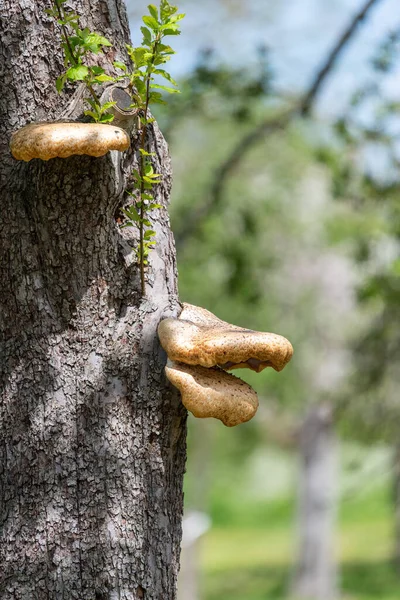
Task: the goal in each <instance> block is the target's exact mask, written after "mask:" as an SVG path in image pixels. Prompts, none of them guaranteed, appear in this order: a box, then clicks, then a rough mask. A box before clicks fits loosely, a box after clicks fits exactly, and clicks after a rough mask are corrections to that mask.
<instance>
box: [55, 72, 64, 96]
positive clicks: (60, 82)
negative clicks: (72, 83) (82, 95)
mask: <svg viewBox="0 0 400 600" xmlns="http://www.w3.org/2000/svg"><path fill="white" fill-rule="evenodd" d="M64 85H65V75H60V76H59V77H57V79H56V90H57V92H58V93H59V94H60V93H61V91H62V89H63V87H64Z"/></svg>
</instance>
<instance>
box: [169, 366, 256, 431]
mask: <svg viewBox="0 0 400 600" xmlns="http://www.w3.org/2000/svg"><path fill="white" fill-rule="evenodd" d="M165 372H166V375H167V377H168V379H169V381H170V382H171V383H172V384H173V385H174V386H175V387H177V388H178V390H179V391H180V392H181V394H182V402H183V404H184V405H185V406H186V408H187V409H188V410H190V412H191V413H192V414H193V415H194V416H195V417H197V418H199V419H204V418H206V417H214V418H216V419H219V420H220V421H222V422H223V424H224V425H226V426H227V427H233V426H234V425H239V424H240V423H245V422H246V421H249V420H250V419H251V418H252V417H254V415H255V414H256V411H257V408H258V398H257V394H256V392H255V391H254V390H253V388H252V387H251V386H250V385H248V384H247V383H245V382H244V381H242V380H241V379H239V377H235V376H234V375H231V374H230V373H226V372H225V371H223V370H222V369H218V368H217V367H213V368H211V369H206V368H205V367H199V366H196V367H194V366H191V365H184V364H183V363H174V362H171V361H169V362H168V364H167V366H166V367H165Z"/></svg>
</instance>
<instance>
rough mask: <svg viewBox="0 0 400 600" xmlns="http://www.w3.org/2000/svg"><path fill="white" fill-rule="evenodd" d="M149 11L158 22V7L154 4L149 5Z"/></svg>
mask: <svg viewBox="0 0 400 600" xmlns="http://www.w3.org/2000/svg"><path fill="white" fill-rule="evenodd" d="M147 8H148V9H149V13H150V14H151V16H152V17H154V19H155V20H156V21H158V9H157V7H156V6H154V4H149V5H148V7H147Z"/></svg>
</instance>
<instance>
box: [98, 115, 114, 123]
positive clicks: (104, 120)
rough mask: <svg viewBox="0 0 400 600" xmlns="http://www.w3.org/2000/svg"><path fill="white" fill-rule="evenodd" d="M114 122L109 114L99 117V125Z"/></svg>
mask: <svg viewBox="0 0 400 600" xmlns="http://www.w3.org/2000/svg"><path fill="white" fill-rule="evenodd" d="M112 121H114V115H112V114H111V113H104V114H102V115H101V117H100V123H111V122H112Z"/></svg>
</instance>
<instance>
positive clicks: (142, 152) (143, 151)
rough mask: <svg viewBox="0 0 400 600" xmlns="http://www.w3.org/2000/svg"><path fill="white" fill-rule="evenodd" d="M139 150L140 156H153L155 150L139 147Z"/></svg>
mask: <svg viewBox="0 0 400 600" xmlns="http://www.w3.org/2000/svg"><path fill="white" fill-rule="evenodd" d="M139 152H140V154H141V155H142V156H155V155H156V153H155V152H146V150H144V149H143V148H139Z"/></svg>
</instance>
